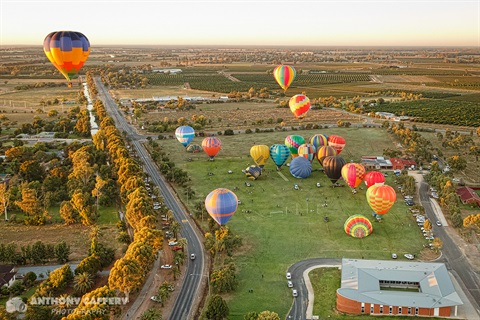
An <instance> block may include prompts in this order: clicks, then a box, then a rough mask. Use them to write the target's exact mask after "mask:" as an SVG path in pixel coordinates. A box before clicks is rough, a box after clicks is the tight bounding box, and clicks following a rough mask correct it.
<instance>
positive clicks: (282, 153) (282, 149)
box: [270, 144, 290, 170]
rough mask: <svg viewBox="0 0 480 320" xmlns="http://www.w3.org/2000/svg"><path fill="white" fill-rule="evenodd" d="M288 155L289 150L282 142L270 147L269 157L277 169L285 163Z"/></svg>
mask: <svg viewBox="0 0 480 320" xmlns="http://www.w3.org/2000/svg"><path fill="white" fill-rule="evenodd" d="M289 156H290V150H289V149H288V147H287V146H286V145H284V144H274V145H272V146H271V147H270V158H271V159H272V160H273V163H275V165H276V166H277V170H280V168H281V167H282V166H283V165H284V164H285V162H286V161H287V159H288V157H289Z"/></svg>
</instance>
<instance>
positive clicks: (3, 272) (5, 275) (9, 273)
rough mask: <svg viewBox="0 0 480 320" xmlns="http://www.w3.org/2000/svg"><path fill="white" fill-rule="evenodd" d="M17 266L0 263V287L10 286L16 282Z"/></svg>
mask: <svg viewBox="0 0 480 320" xmlns="http://www.w3.org/2000/svg"><path fill="white" fill-rule="evenodd" d="M16 273H17V272H16V271H15V268H14V267H13V265H10V264H1V265H0V287H4V286H5V287H10V286H11V285H12V284H13V283H14V282H15V280H16V279H15V274H16Z"/></svg>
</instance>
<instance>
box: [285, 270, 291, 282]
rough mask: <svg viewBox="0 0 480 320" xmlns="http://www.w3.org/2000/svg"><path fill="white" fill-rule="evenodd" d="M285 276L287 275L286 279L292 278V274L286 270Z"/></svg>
mask: <svg viewBox="0 0 480 320" xmlns="http://www.w3.org/2000/svg"><path fill="white" fill-rule="evenodd" d="M286 277H287V280H290V279H292V274H291V273H290V272H287V275H286Z"/></svg>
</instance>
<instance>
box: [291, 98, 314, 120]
mask: <svg viewBox="0 0 480 320" xmlns="http://www.w3.org/2000/svg"><path fill="white" fill-rule="evenodd" d="M288 105H289V106H290V110H291V111H292V113H293V114H294V115H295V117H296V118H298V119H303V118H304V117H305V116H306V115H307V112H308V110H310V99H309V98H308V97H307V96H306V95H304V94H296V95H294V96H293V97H291V98H290V100H289V101H288Z"/></svg>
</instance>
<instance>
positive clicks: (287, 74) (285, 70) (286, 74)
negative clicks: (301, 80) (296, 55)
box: [273, 65, 297, 91]
mask: <svg viewBox="0 0 480 320" xmlns="http://www.w3.org/2000/svg"><path fill="white" fill-rule="evenodd" d="M296 75H297V72H296V71H295V68H293V67H290V66H284V65H281V66H278V67H276V68H275V69H274V70H273V77H274V78H275V80H276V81H277V83H278V84H279V85H280V87H282V89H283V90H284V91H287V89H288V87H289V86H290V85H291V84H292V82H293V80H294V79H295V76H296Z"/></svg>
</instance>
